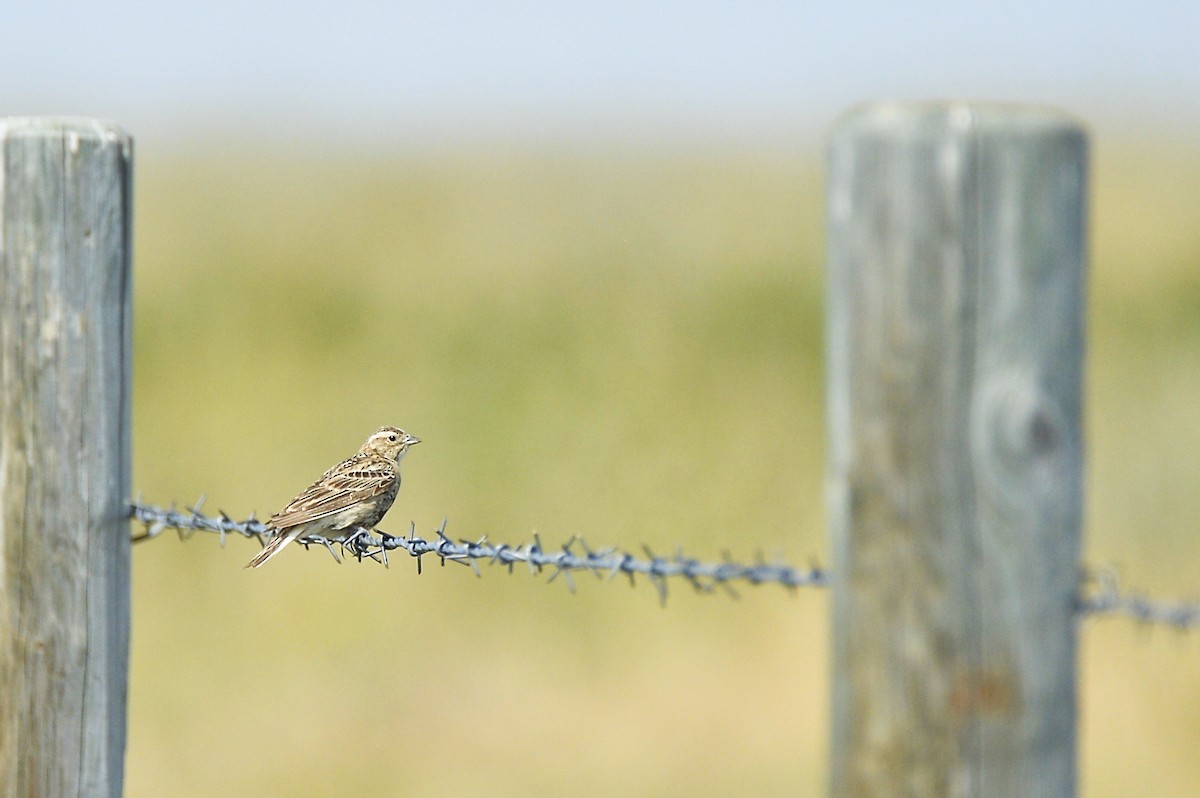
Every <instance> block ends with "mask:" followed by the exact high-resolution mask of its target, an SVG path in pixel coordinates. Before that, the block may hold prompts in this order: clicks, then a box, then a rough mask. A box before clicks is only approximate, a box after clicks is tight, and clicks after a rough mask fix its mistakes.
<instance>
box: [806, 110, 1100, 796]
mask: <svg viewBox="0 0 1200 798" xmlns="http://www.w3.org/2000/svg"><path fill="white" fill-rule="evenodd" d="M1086 146H1087V145H1086V138H1085V135H1084V133H1083V131H1082V130H1081V129H1080V128H1079V127H1078V126H1077V125H1076V124H1074V123H1072V122H1071V121H1069V120H1068V119H1065V118H1064V117H1062V116H1060V115H1058V114H1055V113H1051V112H1046V111H1038V110H1033V109H1027V108H1007V107H996V106H981V105H967V104H929V105H917V104H913V105H905V104H900V105H895V104H893V105H878V106H871V107H866V108H862V109H858V110H856V111H853V112H851V113H850V114H848V115H847V116H846V117H845V118H843V119H842V120H841V121H840V123H839V124H838V126H837V128H836V131H835V133H834V135H833V140H832V146H831V148H830V153H829V195H828V206H829V230H830V246H829V296H828V300H829V301H828V314H829V315H828V347H829V351H828V357H829V388H828V391H829V394H828V402H829V404H828V413H829V430H830V433H829V434H830V465H829V499H828V501H829V509H830V518H831V532H832V538H833V558H834V579H833V597H832V598H833V674H834V675H833V682H834V683H833V692H832V715H833V728H832V739H831V771H830V787H831V789H830V792H831V794H832V795H834V796H989V797H990V798H996V797H997V796H1070V795H1073V794H1074V793H1075V783H1076V777H1075V771H1076V767H1075V756H1076V730H1075V724H1076V686H1075V685H1076V683H1075V670H1076V637H1075V626H1076V618H1075V609H1074V602H1075V598H1076V593H1077V590H1078V587H1079V552H1080V536H1081V534H1080V523H1081V505H1082V487H1081V484H1082V471H1083V443H1082V431H1081V382H1082V379H1081V378H1082V361H1083V337H1084V336H1083V332H1084V330H1083V325H1084V312H1083V308H1084V296H1083V286H1084V265H1085V258H1086V253H1085V243H1084V219H1085V202H1084V195H1085V184H1086V164H1085V162H1086Z"/></svg>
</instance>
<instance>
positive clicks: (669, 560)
mask: <svg viewBox="0 0 1200 798" xmlns="http://www.w3.org/2000/svg"><path fill="white" fill-rule="evenodd" d="M203 505H204V497H200V500H199V501H197V502H196V503H195V504H194V505H193V506H191V507H188V508H186V509H184V510H182V511H180V510H177V509H176V508H175V506H174V505H172V506H171V507H168V508H162V507H156V506H154V505H150V504H143V503H142V502H140V501H137V502H133V503H132V504H131V505H130V508H129V514H130V518H131V519H132V520H134V521H136V522H137V523H139V524H141V525H142V528H143V529H142V532H141V533H140V534H135V535H134V536H133V540H134V541H135V542H136V541H141V540H148V539H151V538H155V537H158V536H159V535H161V534H162V533H163V532H166V531H168V530H174V531H176V532H178V533H179V536H180V537H181V538H187V537H189V536H190V535H191V534H193V533H195V532H213V533H216V534H218V535H220V540H221V545H224V544H225V539H226V537H228V536H229V535H231V534H234V535H240V536H241V537H245V538H254V539H256V540H258V542H259V543H260V544H261V543H265V542H266V540H267V538H268V537H269V534H268V533H267V527H266V525H265V524H263V523H262V522H261V521H259V520H257V519H256V518H255V517H254V516H253V515H251V516H250V517H249V518H247V519H246V520H244V521H235V520H234V519H232V518H230V517H229V516H228V515H226V514H225V513H224V512H219V513H218V514H217V515H216V516H207V515H204V514H203V513H201V508H202V507H203ZM297 542H298V543H300V544H301V545H303V546H304V547H305V548H307V547H309V546H314V545H320V546H323V547H324V548H326V549H327V550H328V551H329V553H330V554H332V555H333V557H334V559H335V560H337V561H338V562H341V561H342V558H343V557H345V556H349V557H352V558H354V559H357V560H360V561H361V560H374V561H376V562H379V563H382V564H383V565H384V566H387V565H388V552H393V551H396V550H400V551H404V552H406V553H407V554H409V555H410V556H411V557H413V558H415V559H416V561H417V572H418V573H420V572H421V558H423V557H425V556H427V555H430V556H434V557H437V558H438V559H439V560H440V561H441V562H442V563H443V564H445V563H446V562H457V563H462V564H464V565H467V566H469V567H470V568H471V569H472V570H473V571H474V572H475V574H476V576H481V575H482V574H481V572H480V570H479V565H478V563H479V562H480V561H484V562H486V563H488V564H492V565H500V566H502V567H507V568H508V571H509V573H511V572H512V571H513V568H514V567H515V566H517V565H519V564H524V565H527V566H528V567H529V570H530V572H531V573H534V574H540V573H543V572H545V571H549V572H550V579H549V581H551V582H553V581H554V580H555V579H557V578H558V577H559V576H560V575H561V576H562V577H563V580H564V581H565V582H566V583H567V586H568V588H569V589H570V590H572V591H574V589H575V583H574V579H573V578H572V573H573V572H575V571H590V572H591V573H593V574H595V575H596V576H598V577H602V578H603V577H607V578H609V579H612V578H614V577H616V576H618V575H620V574H624V575H626V576H627V577H628V578H629V580H630V582H631V583H632V582H634V580H635V578H636V577H637V576H638V575H642V576H645V577H646V578H648V579H649V580H650V581H651V582H652V583H653V584H654V586H655V588H656V589H657V591H658V596H659V600H660V601H664V602H665V601H666V598H667V580H668V579H670V578H672V577H678V578H682V579H684V580H685V581H687V582H688V583H690V584H691V585H692V587H693V588H695V589H696V590H698V591H700V592H703V593H710V592H713V591H714V590H716V589H717V588H721V589H723V590H725V591H726V592H728V593H730V594H731V595H733V596H737V595H738V593H737V590H736V589H735V588H734V585H733V583H736V582H742V583H746V584H750V585H765V584H778V585H782V586H783V587H786V588H789V589H792V590H795V589H796V588H800V587H817V588H821V587H828V586H829V582H830V578H831V575H830V572H829V571H828V570H826V569H824V568H821V567H819V566H816V565H813V566H811V567H809V568H807V569H805V568H794V567H792V566H789V565H785V564H782V563H768V562H766V561H764V560H763V559H762V557H761V556H760V557H759V558H758V560H757V561H756V562H754V563H753V564H749V565H747V564H743V563H738V562H735V561H734V560H733V559H732V558H731V557H730V556H729V554H728V553H726V554H725V559H724V560H723V561H722V562H719V563H705V562H702V561H700V560H697V559H693V558H691V557H686V556H684V554H683V552H682V551H681V550H676V552H675V553H674V554H673V555H671V556H669V557H660V556H656V555H655V554H654V553H653V552H651V551H650V549H648V548H646V549H645V557H644V558H641V557H638V556H636V555H634V554H631V553H629V552H628V551H622V550H620V549H617V548H616V547H609V548H604V549H592V548H591V547H589V546H588V545H587V543H585V542H584V541H583V539H582V538H579V537H572V538H571V539H570V540H568V541H567V542H566V543H565V544H563V545H562V546H561V547H560V548H558V549H546V548H544V547H543V546H542V542H541V539H540V537H539V536H538V535H537V534H534V536H533V542H532V543H525V544H521V545H517V546H510V545H508V544H504V543H490V542H488V540H487V537H486V536H485V537H482V538H479V539H478V540H469V539H463V538H460V539H458V540H454V539H452V538H450V537H449V536H447V534H446V522H445V521H443V522H442V525H441V527H439V528H438V529H436V530H435V531H434V536H433V537H432V538H430V539H425V538H422V537H419V536H418V535H417V534H416V530H415V525H414V526H413V527H410V529H409V534H408V536H407V537H405V536H402V535H400V536H396V535H389V534H388V533H386V532H384V531H382V530H380V529H374V530H366V529H361V530H359V531H358V532H357V533H356V534H354V535H352V536H350V537H349V538H347V539H346V540H340V539H334V538H326V537H323V536H320V535H309V536H307V537H302V538H300V539H298V540H297ZM339 551H340V552H341V554H339ZM1076 607H1077V610H1078V612H1079V614H1080V616H1083V617H1089V616H1096V615H1124V616H1128V617H1130V618H1133V619H1135V620H1137V621H1140V622H1142V623H1146V624H1158V625H1164V626H1170V627H1174V628H1176V629H1180V630H1186V629H1200V602H1197V601H1190V602H1184V601H1179V602H1166V601H1155V600H1151V599H1149V598H1147V597H1145V596H1144V595H1142V594H1140V593H1136V592H1133V591H1129V590H1125V589H1123V588H1122V587H1121V585H1120V581H1119V579H1118V577H1117V574H1116V572H1115V571H1113V570H1111V569H1106V570H1102V571H1098V572H1096V573H1094V574H1090V575H1088V576H1087V577H1086V578H1085V579H1084V586H1083V588H1082V590H1081V593H1080V596H1079V599H1078V601H1077V604H1076Z"/></svg>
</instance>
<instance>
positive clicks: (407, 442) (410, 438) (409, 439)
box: [404, 432, 421, 446]
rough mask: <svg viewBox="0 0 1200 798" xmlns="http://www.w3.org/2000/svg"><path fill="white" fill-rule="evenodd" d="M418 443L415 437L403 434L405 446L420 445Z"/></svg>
mask: <svg viewBox="0 0 1200 798" xmlns="http://www.w3.org/2000/svg"><path fill="white" fill-rule="evenodd" d="M420 442H421V439H420V438H418V437H417V436H416V435H409V434H408V433H407V432H406V433H404V445H405V446H412V445H413V444H414V443H420Z"/></svg>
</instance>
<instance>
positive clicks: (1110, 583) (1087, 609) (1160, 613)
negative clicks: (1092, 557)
mask: <svg viewBox="0 0 1200 798" xmlns="http://www.w3.org/2000/svg"><path fill="white" fill-rule="evenodd" d="M1087 582H1088V583H1091V589H1090V591H1089V592H1088V593H1086V594H1085V595H1083V596H1081V597H1080V599H1079V602H1078V605H1077V606H1078V609H1079V613H1080V614H1081V615H1084V616H1087V615H1125V616H1128V617H1130V618H1133V619H1134V620H1136V621H1140V622H1142V623H1145V624H1160V625H1163V626H1172V627H1174V628H1176V629H1179V630H1181V631H1183V630H1187V629H1200V601H1194V600H1193V601H1174V602H1168V601H1155V600H1153V599H1150V598H1147V597H1146V596H1144V595H1142V594H1141V593H1136V592H1133V591H1130V590H1124V589H1122V587H1121V584H1120V580H1119V579H1118V577H1117V573H1116V572H1115V571H1113V570H1112V569H1105V570H1102V571H1098V572H1097V573H1095V574H1093V575H1091V576H1089V578H1088V579H1087Z"/></svg>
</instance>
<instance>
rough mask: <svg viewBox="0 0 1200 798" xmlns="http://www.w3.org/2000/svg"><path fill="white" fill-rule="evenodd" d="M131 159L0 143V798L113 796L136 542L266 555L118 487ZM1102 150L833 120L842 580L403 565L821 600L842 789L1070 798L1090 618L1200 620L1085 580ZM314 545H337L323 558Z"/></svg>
mask: <svg viewBox="0 0 1200 798" xmlns="http://www.w3.org/2000/svg"><path fill="white" fill-rule="evenodd" d="M130 152H131V147H130V143H129V139H128V138H127V137H126V136H125V135H124V134H122V133H121V132H120V131H119V130H117V129H116V128H113V127H111V126H108V125H101V124H97V123H94V122H91V121H84V120H10V121H7V122H2V123H0V168H2V169H3V171H2V172H0V257H2V259H3V275H2V280H3V284H4V288H3V293H2V294H0V323H2V324H3V327H2V328H0V329H2V337H0V365H2V367H3V371H2V373H0V374H2V376H0V423H3V437H2V439H0V477H2V478H0V557H2V558H3V562H2V566H3V567H2V569H0V577H2V581H0V684H2V685H3V686H4V691H5V694H6V696H9V697H10V698H9V699H7V700H6V701H4V702H3V704H0V783H3V784H5V785H6V786H7V788H8V791H9V792H10V793H11V794H19V795H24V794H40V795H63V794H78V793H86V794H108V795H119V794H120V792H121V785H122V758H123V753H124V738H125V716H124V707H125V691H126V682H127V672H126V663H127V658H128V624H129V548H128V547H129V534H128V520H129V519H130V518H131V517H132V518H133V519H135V520H136V521H138V522H140V523H141V524H142V525H143V528H144V531H143V532H142V533H141V535H140V536H141V537H153V536H155V535H157V534H158V533H159V532H161V531H163V530H164V529H179V530H181V531H182V530H205V531H209V532H213V533H216V534H220V535H222V536H223V535H226V534H241V535H245V536H261V535H262V534H263V531H264V530H263V527H262V525H261V524H259V523H258V522H256V521H254V520H253V519H249V520H247V521H234V520H232V519H230V518H228V517H227V516H224V515H223V514H222V515H220V516H218V517H208V516H204V515H202V514H201V512H200V507H199V506H197V507H194V508H192V509H191V510H189V511H186V512H177V511H175V510H174V509H165V510H164V509H160V508H156V507H152V506H149V505H143V504H141V503H140V502H139V503H136V504H134V505H133V506H132V507H131V506H130V505H128V504H127V497H128V496H129V410H128V407H129V403H128V396H129V374H130V368H129V367H130V349H129V324H128V320H129V310H130V289H129V285H130V281H129V269H130V266H129V252H130V238H129V236H130V232H129V231H130V224H129V219H130V203H129V197H130V160H131V158H130ZM1085 161H1086V142H1085V137H1084V135H1083V133H1082V131H1081V130H1080V129H1079V128H1078V127H1077V126H1075V125H1074V124H1072V123H1070V122H1068V121H1065V120H1063V119H1062V118H1060V117H1058V116H1056V115H1053V114H1049V113H1043V112H1035V111H1029V110H1023V109H997V108H991V107H981V106H967V105H949V106H946V105H928V106H879V107H873V108H866V109H861V110H859V111H856V112H854V113H852V114H850V115H848V116H847V117H846V118H845V119H844V120H843V121H842V123H841V124H840V126H839V128H838V130H837V132H836V133H835V136H834V140H833V146H832V148H831V158H830V181H829V182H830V188H829V217H830V281H829V286H830V289H829V298H828V309H829V366H828V368H829V384H830V389H829V401H828V414H829V429H830V440H831V462H830V466H829V474H830V492H829V503H830V510H831V517H832V519H833V525H832V526H833V528H832V534H833V544H834V545H833V550H834V553H835V561H834V563H833V568H832V570H831V571H829V572H826V571H824V570H823V569H820V568H810V569H795V568H791V567H789V566H786V565H782V564H775V563H766V562H758V563H754V564H750V565H742V564H738V563H735V562H731V561H726V562H722V563H715V564H712V563H704V562H701V561H698V560H695V559H692V558H689V557H685V556H684V555H683V554H682V553H676V554H674V555H672V556H668V557H659V556H655V555H654V554H652V553H650V552H647V553H646V556H645V557H644V558H643V557H639V556H635V555H633V554H630V553H628V552H619V551H616V550H612V549H603V550H593V549H590V548H589V547H587V546H586V545H585V544H583V543H582V541H573V542H569V543H568V544H566V545H565V546H563V547H562V548H561V549H554V550H547V549H545V548H543V547H542V545H541V543H540V541H536V540H535V541H534V542H533V543H532V544H526V545H522V546H507V545H500V544H493V543H488V542H487V541H486V540H477V541H469V540H467V541H464V540H457V541H456V540H454V539H451V538H450V537H449V536H447V535H446V532H445V529H444V528H443V529H441V530H438V532H437V534H436V535H435V536H433V537H432V538H431V539H430V540H425V539H423V538H420V537H418V536H416V535H415V533H410V535H408V536H406V537H404V536H390V535H387V534H385V533H382V532H377V531H376V532H373V533H364V534H363V535H362V536H360V537H359V538H358V539H356V540H355V541H353V542H352V543H350V544H349V546H348V547H346V548H345V549H344V551H347V552H348V553H349V554H350V555H352V556H357V557H360V558H364V557H365V558H371V559H378V560H380V561H382V562H385V563H386V562H387V553H388V552H395V551H397V550H402V551H405V552H407V553H408V554H410V555H412V556H414V557H417V558H418V563H420V559H419V558H420V557H423V556H426V555H432V556H435V557H439V558H442V559H443V560H452V561H461V562H466V563H469V564H471V565H472V566H474V565H475V564H476V563H477V562H479V561H480V560H483V561H488V562H493V563H497V564H500V565H503V566H507V567H509V568H510V569H511V568H512V567H513V566H515V565H518V564H521V565H527V566H529V567H531V568H533V569H537V570H540V569H550V573H551V576H552V578H553V577H555V576H558V575H559V574H562V575H563V578H564V579H568V580H569V579H570V575H571V573H572V572H574V571H577V570H587V571H591V572H595V573H598V574H601V575H605V574H607V575H612V576H616V575H620V574H625V575H628V576H629V577H630V578H634V577H635V576H636V575H639V574H640V575H642V576H644V577H645V578H649V579H650V580H652V581H653V582H654V584H655V585H656V586H657V587H658V589H659V591H660V595H663V596H665V595H666V593H665V591H666V585H667V583H668V580H669V579H672V578H683V579H685V580H687V581H689V582H690V583H691V584H692V585H693V586H695V587H697V588H699V589H702V590H711V589H714V588H731V587H732V584H733V583H735V582H743V583H750V584H761V583H773V584H782V585H784V586H788V587H798V586H804V585H811V586H825V585H826V584H828V585H829V586H831V587H832V590H833V606H834V618H833V622H834V649H833V650H834V668H833V672H834V674H835V677H834V678H835V682H834V684H833V685H832V691H833V708H834V712H833V729H832V732H831V733H832V745H831V750H832V762H831V779H830V783H831V791H832V792H833V793H834V794H835V795H850V794H854V795H859V794H862V795H875V794H887V795H891V794H895V793H897V792H901V793H911V794H926V793H934V794H988V795H1026V794H1052V795H1071V794H1074V791H1075V782H1076V776H1075V749H1076V741H1075V716H1076V681H1075V679H1076V647H1075V626H1076V620H1077V616H1078V615H1079V614H1081V613H1094V612H1125V613H1127V614H1130V615H1133V616H1135V617H1141V618H1144V619H1148V620H1161V621H1164V622H1169V623H1174V624H1177V625H1179V626H1200V611H1198V610H1197V609H1196V608H1195V607H1193V606H1189V605H1182V604H1181V605H1172V606H1167V605H1157V604H1154V603H1151V602H1148V601H1145V600H1143V599H1139V598H1137V597H1132V596H1129V595H1126V594H1123V593H1121V592H1120V591H1119V590H1118V588H1117V586H1116V585H1115V583H1114V582H1113V581H1112V580H1111V579H1108V578H1103V579H1101V580H1100V581H1099V583H1098V587H1095V588H1093V589H1092V591H1091V592H1090V593H1086V594H1081V593H1080V585H1079V577H1078V573H1079V565H1078V557H1079V546H1080V537H1081V529H1080V505H1081V490H1080V484H1081V479H1082V464H1083V450H1082V437H1081V431H1080V383H1081V373H1082V358H1083V339H1084V336H1083V290H1082V286H1083V273H1084V252H1085V248H1084V217H1085V213H1084V198H1085V195H1086V181H1085V173H1086V168H1085ZM307 542H308V543H310V544H312V543H315V544H319V545H323V546H325V547H328V548H329V550H330V551H332V552H334V553H335V556H337V550H336V549H335V548H334V543H332V542H331V541H326V540H322V539H320V538H312V539H309V540H308V541H307Z"/></svg>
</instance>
